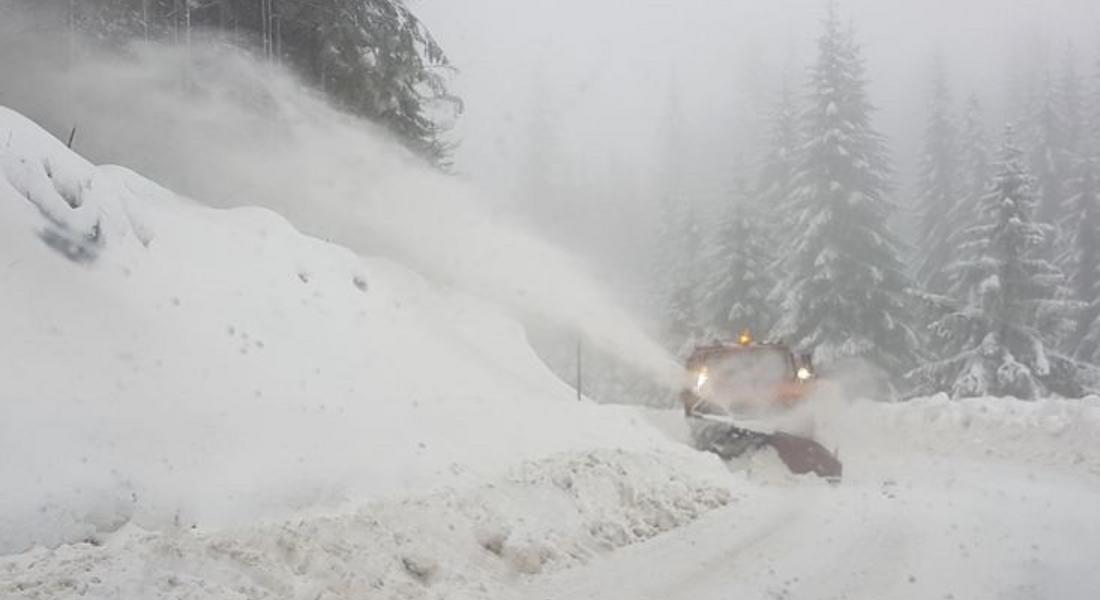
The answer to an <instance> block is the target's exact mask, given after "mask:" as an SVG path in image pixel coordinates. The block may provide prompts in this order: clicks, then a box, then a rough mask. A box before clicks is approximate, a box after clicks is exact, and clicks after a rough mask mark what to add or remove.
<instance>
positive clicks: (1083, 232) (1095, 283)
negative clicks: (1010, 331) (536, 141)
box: [1065, 157, 1100, 364]
mask: <svg viewBox="0 0 1100 600" xmlns="http://www.w3.org/2000/svg"><path fill="white" fill-rule="evenodd" d="M1098 163H1100V158H1095V157H1094V158H1088V159H1082V160H1081V161H1080V162H1079V163H1078V168H1077V170H1078V174H1077V176H1076V177H1075V178H1074V179H1073V180H1072V181H1071V182H1070V185H1069V187H1070V190H1071V193H1072V195H1071V196H1070V198H1069V200H1068V202H1067V204H1068V209H1069V215H1070V218H1069V223H1071V224H1073V227H1072V228H1071V229H1069V230H1068V231H1069V232H1070V242H1069V252H1068V253H1067V260H1066V261H1065V264H1066V266H1067V270H1068V271H1069V283H1070V286H1071V287H1072V289H1073V292H1074V297H1075V298H1076V299H1078V300H1079V301H1081V302H1082V303H1084V305H1085V307H1084V308H1083V310H1082V311H1081V314H1080V318H1079V319H1078V322H1077V327H1076V330H1075V332H1074V335H1073V336H1072V337H1071V338H1070V341H1069V344H1068V346H1069V348H1070V349H1071V351H1072V352H1073V353H1074V356H1076V357H1077V358H1078V359H1080V360H1084V361H1089V362H1092V363H1094V364H1098V363H1100V164H1098Z"/></svg>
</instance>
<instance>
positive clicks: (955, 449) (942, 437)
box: [821, 394, 1100, 476]
mask: <svg viewBox="0 0 1100 600" xmlns="http://www.w3.org/2000/svg"><path fill="white" fill-rule="evenodd" d="M822 422H823V423H824V426H823V427H822V432H821V435H822V436H824V437H826V438H827V439H829V440H830V441H832V442H834V443H836V444H838V445H839V447H840V450H841V454H842V456H841V459H842V460H844V461H845V475H846V476H847V475H848V474H849V473H851V472H853V471H855V472H856V473H858V472H859V471H860V469H861V467H862V466H865V465H866V463H867V462H869V461H876V460H879V459H882V458H883V457H890V458H891V459H894V460H901V461H904V460H907V458H909V457H921V456H933V457H940V458H943V459H950V460H951V461H956V460H970V461H980V462H989V461H994V462H1002V463H1014V464H1022V465H1029V466H1033V467H1041V468H1048V469H1057V470H1065V471H1072V472H1075V473H1080V474H1086V475H1097V476H1100V398H1097V397H1095V396H1091V397H1087V398H1083V399H1073V400H1068V399H1062V398H1045V399H1040V400H1036V401H1025V400H1017V399H1015V398H991V397H990V398H968V399H962V400H951V399H950V398H948V397H947V396H946V395H944V394H940V395H936V396H932V397H927V398H916V399H913V400H910V401H907V402H900V403H889V404H888V403H872V402H858V403H854V404H851V405H849V406H847V407H845V408H844V409H843V410H839V411H834V412H833V413H832V414H831V415H829V416H828V417H826V418H824V419H823V420H822ZM945 464H948V465H949V464H950V462H946V463H945ZM850 467H852V468H850Z"/></svg>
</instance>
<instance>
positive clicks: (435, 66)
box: [41, 0, 462, 167]
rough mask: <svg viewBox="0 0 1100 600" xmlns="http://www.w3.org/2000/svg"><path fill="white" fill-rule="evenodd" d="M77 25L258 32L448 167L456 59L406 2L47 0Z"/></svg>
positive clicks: (168, 32) (277, 56) (342, 98)
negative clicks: (453, 62) (449, 86)
mask: <svg viewBox="0 0 1100 600" xmlns="http://www.w3.org/2000/svg"><path fill="white" fill-rule="evenodd" d="M41 3H42V5H44V6H47V7H51V8H58V9H60V10H61V13H62V14H63V15H65V17H66V18H67V20H68V21H69V22H70V23H71V24H72V27H73V28H74V29H78V30H80V31H83V32H84V33H86V34H89V35H91V36H93V37H98V38H101V39H104V40H107V41H110V42H112V43H115V44H124V43H125V42H126V41H128V40H130V39H133V38H143V39H157V40H167V41H171V42H175V43H187V44H190V40H191V32H192V30H193V29H196V28H200V27H202V28H209V29H215V30H222V31H228V32H232V33H234V34H242V35H245V36H252V37H253V38H254V39H255V41H256V45H257V46H258V47H259V49H260V50H261V52H262V55H263V56H264V57H265V58H267V59H268V60H271V61H273V62H277V63H286V64H287V65H289V66H291V67H293V68H294V69H295V70H296V71H297V72H298V74H299V75H301V76H302V77H303V78H304V79H305V80H306V81H308V82H309V83H311V84H313V85H315V86H316V87H318V88H320V89H321V90H322V91H324V92H325V93H326V94H327V95H328V96H329V97H330V98H332V100H333V101H334V102H335V103H336V104H337V105H339V106H340V107H341V108H342V109H344V110H347V111H348V112H350V113H353V114H356V115H359V116H362V117H365V118H367V119H370V120H372V121H374V122H377V123H379V124H381V125H383V126H384V127H386V128H387V129H389V130H390V131H392V132H393V133H395V134H396V135H397V137H398V139H400V140H401V141H402V142H404V144H405V145H406V146H407V147H408V148H410V149H411V150H413V151H414V152H415V153H417V154H419V155H421V156H423V157H425V158H426V159H428V160H429V161H431V162H432V163H433V164H436V165H438V166H441V167H445V166H447V164H448V162H447V160H448V155H449V153H450V150H451V147H450V145H449V144H447V143H446V142H445V141H444V139H443V136H444V134H445V133H446V131H447V129H448V128H449V127H450V125H451V123H450V121H452V120H453V119H454V118H455V117H457V116H458V115H459V114H460V113H461V112H462V102H461V100H460V99H459V98H457V97H456V96H454V95H453V94H451V93H450V92H449V91H448V89H447V77H446V76H447V75H448V74H449V73H450V72H451V70H452V69H451V66H450V63H449V61H448V59H447V56H446V54H445V53H444V52H443V49H442V48H441V47H440V46H439V44H438V43H437V42H436V41H435V39H434V38H433V37H432V35H431V33H430V32H429V31H428V29H427V27H425V26H424V24H423V23H422V22H421V21H420V20H419V19H418V18H417V17H416V15H414V14H413V13H412V11H410V10H409V9H408V7H406V6H405V3H404V0H310V1H308V2H302V1H297V0H210V1H202V2H198V1H196V0H81V1H80V2H71V1H70V0H42V2H41Z"/></svg>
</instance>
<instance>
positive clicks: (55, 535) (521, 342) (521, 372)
mask: <svg viewBox="0 0 1100 600" xmlns="http://www.w3.org/2000/svg"><path fill="white" fill-rule="evenodd" d="M0 257H2V259H0V340H2V341H0V457H3V460H0V482H2V485H0V554H4V553H16V552H22V551H25V550H27V549H28V548H31V547H32V546H34V545H36V544H39V545H43V546H47V547H56V546H57V545H58V544H62V543H67V542H74V541H82V540H90V541H93V542H95V543H101V542H107V543H115V542H110V541H109V540H110V539H111V538H110V536H109V535H108V534H109V533H110V532H112V531H116V530H119V529H120V528H123V527H126V526H132V527H136V528H139V529H140V530H144V531H179V530H187V529H189V528H192V527H194V528H195V531H198V532H209V531H212V530H217V529H222V528H227V527H238V528H239V527H245V526H252V525H253V524H255V523H257V522H263V521H268V522H276V521H277V520H279V519H284V518H289V517H291V516H294V517H301V516H302V515H307V514H318V513H322V512H323V513H325V514H344V513H346V512H347V511H349V510H355V509H357V508H359V507H361V506H363V505H364V503H366V502H368V501H369V502H377V503H389V504H387V505H388V506H392V505H393V503H394V502H398V499H400V498H408V497H411V496H413V495H426V494H430V493H438V492H439V491H440V490H443V489H454V490H474V489H477V486H479V485H487V483H486V482H491V481H500V480H501V479H502V478H507V477H508V476H509V475H508V474H509V473H515V469H517V468H521V467H520V465H522V464H526V463H529V462H531V461H545V460H547V457H551V456H555V455H559V454H562V453H566V454H565V455H566V456H587V455H589V454H591V453H592V452H596V451H598V450H599V449H612V448H614V449H622V450H625V451H628V452H629V453H630V454H624V455H622V458H621V460H620V459H616V458H611V459H607V461H608V462H609V463H610V464H612V465H613V466H612V467H609V468H608V472H609V473H612V474H613V475H614V476H613V477H611V480H612V481H613V480H615V479H616V478H618V479H620V480H621V479H624V478H626V477H627V474H626V470H625V469H626V467H622V466H621V465H618V464H617V462H616V461H618V462H624V464H625V463H629V462H630V461H631V460H634V461H639V460H642V458H639V457H645V456H650V455H651V454H652V453H653V452H658V454H657V455H654V456H657V458H654V459H653V460H652V461H650V462H645V461H644V460H643V461H642V462H643V463H645V465H648V467H646V468H650V469H652V470H653V473H658V474H661V475H660V476H659V477H658V479H661V478H663V480H664V481H665V482H666V483H667V484H668V485H671V486H673V488H670V489H664V488H662V486H651V488H649V489H650V490H651V491H655V493H657V492H659V493H660V494H665V496H666V497H667V502H668V504H669V505H670V506H672V505H675V506H677V507H679V510H680V513H682V514H693V513H694V512H695V511H697V510H702V509H703V508H704V507H706V506H711V505H714V503H715V499H714V498H715V497H717V496H714V495H713V494H717V493H719V492H718V491H716V490H718V487H714V486H711V485H710V484H709V483H706V482H707V481H708V480H710V477H711V476H713V475H716V474H717V475H720V474H721V468H720V465H718V463H717V462H716V461H710V460H705V459H698V458H695V457H693V456H691V455H688V454H687V451H681V450H678V449H677V448H676V447H674V446H672V445H671V444H669V443H668V442H667V441H665V440H664V439H663V438H662V436H661V435H660V434H659V433H656V432H655V431H654V430H652V429H651V428H649V427H648V426H646V425H644V424H642V423H638V422H636V420H632V419H630V418H628V416H624V415H623V414H622V411H616V410H614V409H603V408H600V407H597V406H594V405H592V404H591V403H588V402H577V401H576V399H575V397H574V392H573V390H572V389H571V388H569V387H568V386H567V385H565V384H564V383H562V382H561V381H559V380H557V379H556V378H554V377H553V376H552V375H551V374H550V373H549V372H548V371H547V369H546V368H545V367H544V366H543V365H542V364H541V363H540V362H539V360H538V359H537V357H536V356H535V355H534V354H533V352H532V351H531V349H530V347H529V346H528V344H527V343H526V341H525V338H524V332H523V330H522V328H521V327H520V326H518V325H517V324H516V323H514V322H512V321H510V320H508V319H505V318H503V317H501V316H499V315H498V314H496V313H495V312H494V311H493V310H492V309H491V308H489V307H488V306H486V305H485V304H483V303H482V302H480V301H478V300H475V299H473V298H471V297H469V296H466V295H463V294H461V293H458V292H455V291H448V290H444V289H440V288H438V287H437V286H434V285H432V284H430V283H429V282H427V281H425V280H423V279H421V278H420V277H418V276H417V275H415V274H414V273H412V272H410V271H408V270H406V269H404V268H402V267H400V266H398V265H396V264H393V263H391V262H387V261H384V260H376V259H363V258H361V257H359V256H357V255H355V254H353V253H352V252H350V251H348V250H346V249H343V248H341V247H338V246H334V245H331V244H328V243H325V242H322V241H319V240H316V239H313V238H309V237H307V236H304V235H301V234H300V233H298V232H297V231H296V230H295V229H294V228H292V227H291V226H290V225H289V224H288V223H287V222H286V221H285V220H283V219H282V218H280V217H279V216H278V215H276V214H274V213H272V212H270V211H267V210H262V209H247V208H246V209H235V210H214V209H210V208H206V207H202V206H199V205H196V204H193V203H190V202H188V201H186V200H183V199H180V198H178V197H176V196H175V195H174V194H172V193H170V192H168V191H167V190H164V189H162V188H160V187H158V186H157V185H155V184H153V183H151V182H149V181H148V180H145V179H143V178H141V177H140V176H138V175H136V174H134V173H132V172H130V171H127V170H125V169H122V168H118V167H95V166H93V165H91V164H89V163H88V162H86V161H85V160H83V159H82V158H80V157H79V156H77V155H76V154H74V153H72V152H70V151H69V150H68V149H67V148H65V147H64V145H63V144H61V143H60V142H58V141H57V140H55V139H54V138H52V137H50V136H49V135H47V134H46V133H45V132H44V131H42V130H41V129H39V128H38V127H37V126H36V125H34V124H33V123H31V122H30V121H28V120H26V119H25V118H23V117H22V116H20V115H18V114H17V113H14V112H12V111H10V110H7V109H4V108H0ZM678 452H682V454H681V456H680V458H679V459H677V458H676V456H677V453H678ZM676 460H679V461H680V462H678V463H676V464H675V465H674V466H669V465H668V464H666V463H667V461H674V462H675V461H676ZM640 468H641V469H643V470H644V468H643V467H636V468H635V471H637V470H638V469H640ZM679 472H685V473H690V475H684V477H685V479H684V481H682V482H680V483H676V482H673V481H672V480H671V479H670V477H671V476H673V475H675V474H676V473H679ZM634 475H635V474H632V475H631V476H632V477H633V476H634ZM609 485H614V483H609ZM676 486H679V487H676ZM708 489H709V490H711V491H710V492H707V491H706V490H708ZM670 490H671V491H670ZM677 490H678V491H677ZM712 492H713V493H712ZM455 493H456V494H461V492H455ZM471 493H472V492H471ZM642 496H643V497H641V498H639V499H638V501H639V502H646V500H645V499H644V494H643V495H642ZM522 500H524V499H523V498H520V499H519V500H518V501H522ZM616 502H618V500H617V499H616ZM608 506H609V505H607V503H606V502H604V503H601V502H596V503H593V504H592V505H591V506H582V507H580V508H577V509H576V511H579V514H582V515H587V516H586V518H588V517H591V516H592V515H593V514H595V513H594V511H598V510H610V508H608ZM680 513H678V514H680ZM334 518H335V519H336V521H325V523H329V525H317V526H318V527H330V526H332V527H335V526H336V525H332V523H336V524H337V525H338V524H339V523H340V521H339V520H340V519H341V518H344V517H334ZM348 518H351V519H352V520H353V521H354V519H355V518H360V519H362V520H363V521H362V522H364V523H366V522H368V521H370V520H371V519H372V518H373V517H370V516H369V514H366V515H365V516H364V514H360V516H359V517H354V518H352V517H348ZM515 518H518V517H514V516H513V519H515ZM678 519H680V517H676V518H674V519H673V521H676V520H678ZM500 524H501V525H504V523H500ZM287 527H291V526H289V525H288V526H287ZM257 531H258V532H265V533H257V534H256V535H262V536H267V535H271V536H276V537H277V535H276V532H277V531H279V526H277V525H273V526H271V528H270V529H258V530H257ZM134 535H138V534H134ZM154 535H159V534H154ZM196 535H200V534H196ZM206 535H207V534H205V533H204V534H201V536H203V537H201V538H197V539H196V540H194V541H191V542H178V543H180V544H184V545H187V544H198V545H202V544H206V543H208V542H209V543H216V542H215V541H212V540H217V539H224V538H219V537H218V536H217V534H215V533H211V534H209V536H210V537H205V536H206ZM363 535H364V536H367V537H365V538H363V539H364V540H370V539H373V538H370V535H368V534H366V533H364V534H363ZM371 535H373V534H371ZM628 535H629V533H628ZM138 537H140V535H139V536H138ZM596 537H599V536H598V535H597V536H596ZM131 539H133V538H132V537H130V536H126V537H125V540H131ZM164 539H167V538H164ZM509 539H510V538H509ZM391 541H392V540H391ZM117 543H121V544H129V543H131V542H130V541H119V542H117ZM163 543H167V542H163ZM173 543H175V542H173ZM272 543H275V540H274V537H273V538H272ZM349 543H351V542H349ZM364 543H367V542H366V541H364ZM370 543H372V544H373V543H374V542H370ZM157 544H162V542H157ZM383 546H384V545H383ZM80 547H82V548H86V547H85V546H80ZM157 547H162V546H160V545H158V546H157ZM380 547H382V546H380ZM183 551H184V550H181V552H183ZM355 551H356V552H368V551H369V549H368V548H367V547H364V548H359V549H357V550H355ZM59 552H62V553H65V552H80V550H79V549H71V548H70V549H66V548H62V549H61V550H60V551H59ZM390 558H391V559H392V558H393V557H392V556H391V557H390ZM387 564H390V566H392V564H391V563H387ZM20 570H22V569H20ZM4 576H5V575H4V574H3V573H0V578H3V577H4ZM100 576H101V574H99V575H97V577H100ZM20 589H21V588H20ZM16 591H18V590H16ZM10 592H11V588H9V590H8V591H7V592H5V593H4V594H0V595H5V597H6V596H7V595H9V594H10ZM59 593H60V592H59ZM211 593H212V594H214V595H215V596H217V597H225V596H219V595H218V594H217V593H215V592H211ZM47 595H48V594H47ZM115 597H117V596H115Z"/></svg>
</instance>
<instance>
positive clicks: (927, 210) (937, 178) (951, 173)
mask: <svg viewBox="0 0 1100 600" xmlns="http://www.w3.org/2000/svg"><path fill="white" fill-rule="evenodd" d="M957 136H958V132H957V129H956V126H955V122H954V119H953V118H952V116H951V93H950V91H949V89H948V84H947V79H946V76H945V74H944V72H943V66H942V64H940V63H938V62H937V64H936V70H935V73H934V76H933V81H932V97H931V102H930V105H929V114H928V124H927V126H926V127H925V132H924V151H923V152H922V153H921V158H920V167H919V172H918V176H917V202H916V209H917V211H918V214H919V215H920V231H919V236H920V237H919V244H918V248H919V255H918V257H917V265H918V267H917V278H918V280H919V282H920V284H921V286H922V287H923V288H924V289H925V290H929V291H933V292H942V291H943V290H945V289H946V288H947V285H948V283H949V281H948V278H947V272H946V269H945V267H946V266H947V264H948V263H949V262H950V261H951V257H952V246H951V243H950V242H951V239H952V238H953V237H954V236H955V233H956V231H957V224H958V222H957V221H955V220H953V219H951V218H949V217H950V216H951V215H953V214H954V213H955V212H956V210H957V205H958V204H959V202H960V200H961V198H962V194H961V190H960V186H959V183H958V171H959V156H958V140H957Z"/></svg>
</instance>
